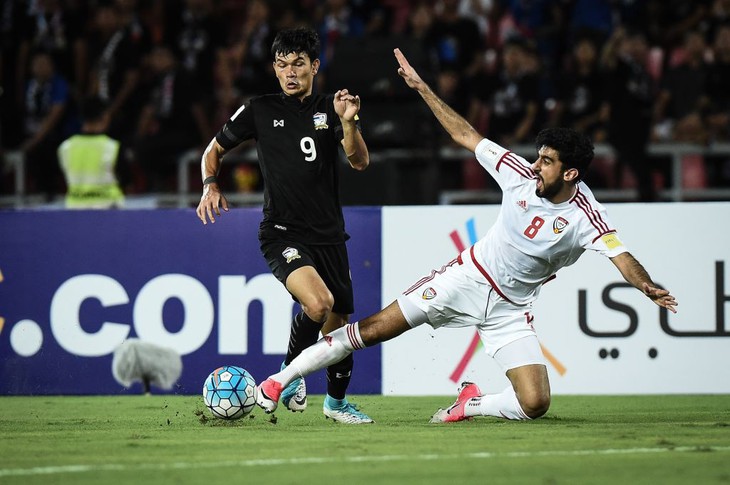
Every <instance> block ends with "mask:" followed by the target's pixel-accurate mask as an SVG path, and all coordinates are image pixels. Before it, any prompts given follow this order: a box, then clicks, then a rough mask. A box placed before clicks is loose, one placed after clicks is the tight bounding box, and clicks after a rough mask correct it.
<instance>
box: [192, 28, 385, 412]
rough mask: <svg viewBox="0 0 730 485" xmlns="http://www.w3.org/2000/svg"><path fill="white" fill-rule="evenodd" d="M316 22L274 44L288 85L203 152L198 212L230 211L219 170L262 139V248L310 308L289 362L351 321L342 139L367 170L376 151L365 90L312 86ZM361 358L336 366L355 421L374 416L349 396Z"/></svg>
mask: <svg viewBox="0 0 730 485" xmlns="http://www.w3.org/2000/svg"><path fill="white" fill-rule="evenodd" d="M319 46H320V43H319V38H318V36H317V33H316V32H315V31H314V30H311V29H307V28H297V29H290V30H284V31H281V32H279V33H278V35H277V36H276V38H275V39H274V43H273V44H272V46H271V54H272V56H273V58H274V71H275V72H276V77H277V79H278V80H279V84H280V86H281V90H282V92H281V93H277V94H269V95H264V96H258V97H254V98H252V99H251V100H249V101H248V102H247V103H246V104H244V105H243V106H241V107H240V108H239V109H238V111H236V113H235V114H234V115H233V116H232V117H231V119H230V120H228V122H227V123H226V124H225V125H224V126H223V128H222V129H221V130H220V131H219V132H218V133H217V134H216V136H215V138H214V139H213V140H211V142H210V144H209V145H208V147H207V148H206V150H205V153H204V154H203V158H202V161H201V172H202V178H203V195H202V197H201V199H200V204H199V205H198V208H197V214H198V217H199V218H200V220H201V221H203V224H207V222H208V220H210V222H215V217H216V216H217V217H220V215H221V213H220V210H219V208H220V207H222V208H223V210H224V211H227V210H228V202H227V201H226V198H225V197H224V196H223V194H222V193H221V191H220V188H219V186H218V182H217V179H216V175H217V174H218V171H219V169H220V166H221V162H222V160H223V155H224V154H225V153H227V152H228V151H229V150H231V149H233V148H234V147H236V146H238V145H239V144H240V143H241V142H243V141H245V140H249V139H251V138H254V139H255V140H256V149H257V152H258V159H259V165H260V167H261V172H262V174H263V180H264V208H263V212H264V218H263V220H262V222H261V225H260V227H259V241H260V242H261V252H262V253H263V255H264V257H265V258H266V261H267V262H268V264H269V267H270V268H271V271H272V272H273V274H274V275H275V276H276V278H277V279H278V280H279V281H281V282H282V283H283V284H284V286H285V287H286V289H287V290H288V291H289V293H291V295H292V296H293V297H294V299H295V300H296V301H298V302H299V303H300V304H301V311H300V312H299V313H298V314H297V315H296V316H295V317H294V320H293V322H292V327H291V334H290V336H289V347H288V350H287V355H286V359H285V360H284V362H283V363H282V368H284V367H285V366H286V365H288V364H289V363H290V362H291V361H292V359H294V358H295V357H296V356H297V355H299V353H300V352H301V351H302V350H303V349H305V348H307V347H309V346H310V345H312V344H314V343H315V342H316V341H317V340H318V338H319V332H320V331H321V332H322V333H323V334H327V333H329V332H331V331H334V330H336V329H338V328H340V327H342V326H344V325H345V324H346V323H347V321H348V317H349V315H350V314H351V313H352V312H353V311H354V306H353V291H352V281H351V279H350V268H349V262H348V257H347V247H346V245H345V241H346V240H347V239H348V237H349V236H348V235H347V234H346V233H345V223H344V218H343V216H342V207H341V205H340V198H339V188H338V171H339V153H338V150H339V148H340V146H341V147H342V148H343V149H344V152H345V155H346V156H347V160H348V161H349V163H350V166H351V167H352V168H354V169H355V170H364V169H365V168H367V166H368V164H369V162H370V158H369V154H368V149H367V146H366V144H365V141H364V140H363V138H362V135H361V133H360V129H359V122H358V117H357V113H358V111H359V110H360V98H359V96H355V95H352V94H350V93H349V92H348V91H347V90H346V89H342V90H340V91H337V92H336V93H334V95H331V94H330V95H324V94H312V89H313V84H314V76H315V75H316V74H317V70H318V69H319V65H320V61H319V58H318V57H319ZM352 366H353V361H352V356H351V355H350V356H348V358H346V359H344V360H343V361H341V362H339V363H337V364H334V365H332V366H330V367H329V368H328V369H327V396H326V397H325V401H324V407H323V412H324V414H325V416H327V417H329V418H332V419H334V420H336V421H339V422H343V423H348V424H362V423H372V422H373V421H372V419H370V417H369V416H367V415H366V414H364V413H362V412H361V411H359V410H358V409H357V408H356V407H355V406H353V405H352V404H351V403H349V402H348V401H347V398H346V397H345V392H346V390H347V386H348V385H349V383H350V375H351V372H352ZM281 401H282V403H283V404H284V405H285V406H286V407H287V408H288V409H290V410H292V411H304V409H305V408H306V406H307V397H306V387H305V384H304V380H303V379H301V380H296V381H294V382H292V383H291V384H290V385H289V386H288V387H287V388H286V389H285V390H284V391H283V393H282V397H281Z"/></svg>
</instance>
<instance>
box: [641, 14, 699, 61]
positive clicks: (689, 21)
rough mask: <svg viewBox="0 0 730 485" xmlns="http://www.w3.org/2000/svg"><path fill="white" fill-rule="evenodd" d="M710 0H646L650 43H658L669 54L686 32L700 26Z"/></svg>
mask: <svg viewBox="0 0 730 485" xmlns="http://www.w3.org/2000/svg"><path fill="white" fill-rule="evenodd" d="M711 2H712V0H647V19H648V21H649V24H648V30H647V32H648V34H649V36H650V39H651V43H652V44H657V45H659V46H660V47H661V48H662V49H664V51H665V52H667V53H668V54H670V55H671V53H672V52H673V51H674V50H675V49H676V48H678V47H680V46H681V44H682V42H683V39H684V36H685V34H686V33H687V32H689V31H691V30H697V29H700V28H701V27H702V25H703V23H704V22H705V20H706V18H707V16H708V13H709V11H710V5H711ZM670 57H671V56H670Z"/></svg>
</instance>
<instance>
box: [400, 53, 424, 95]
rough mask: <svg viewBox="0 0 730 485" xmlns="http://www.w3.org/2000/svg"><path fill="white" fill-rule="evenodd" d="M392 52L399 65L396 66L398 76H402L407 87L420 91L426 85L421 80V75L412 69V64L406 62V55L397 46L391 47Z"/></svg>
mask: <svg viewBox="0 0 730 485" xmlns="http://www.w3.org/2000/svg"><path fill="white" fill-rule="evenodd" d="M393 54H395V58H396V59H397V60H398V64H399V66H400V67H399V68H398V74H399V75H400V77H402V78H403V80H404V81H405V82H406V84H407V85H408V87H410V88H413V89H415V90H416V91H420V89H421V88H423V87H424V86H425V85H426V83H424V82H423V79H421V76H419V75H418V73H417V72H416V70H415V69H413V66H411V65H410V64H409V63H408V59H406V56H404V55H403V53H402V52H401V51H400V49H398V48H397V47H396V48H395V49H393Z"/></svg>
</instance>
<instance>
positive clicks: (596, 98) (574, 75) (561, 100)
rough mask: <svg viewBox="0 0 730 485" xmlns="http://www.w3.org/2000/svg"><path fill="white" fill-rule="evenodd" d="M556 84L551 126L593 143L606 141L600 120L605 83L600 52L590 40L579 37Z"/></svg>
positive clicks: (589, 38)
mask: <svg viewBox="0 0 730 485" xmlns="http://www.w3.org/2000/svg"><path fill="white" fill-rule="evenodd" d="M557 84H558V87H557V96H556V104H555V108H554V109H553V111H552V113H551V114H550V123H549V124H550V125H551V126H567V127H571V128H574V129H576V130H578V131H580V132H583V133H585V134H587V135H588V136H590V137H591V139H592V140H593V142H594V143H595V142H601V141H604V140H605V138H606V132H605V127H604V125H603V123H602V122H601V119H600V118H601V104H602V102H603V83H602V80H601V73H600V70H599V64H598V48H597V46H596V43H595V42H594V41H593V39H592V38H591V37H590V36H588V35H585V36H583V37H580V38H579V40H578V41H577V42H576V44H575V46H574V47H573V51H572V54H571V58H570V62H569V63H568V65H567V66H566V68H565V69H564V70H563V71H561V75H560V78H559V79H558V83H557Z"/></svg>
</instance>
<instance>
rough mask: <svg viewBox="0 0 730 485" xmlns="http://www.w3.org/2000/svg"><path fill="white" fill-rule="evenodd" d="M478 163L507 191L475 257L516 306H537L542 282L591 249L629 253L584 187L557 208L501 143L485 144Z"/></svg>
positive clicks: (478, 150)
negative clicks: (537, 191) (541, 195)
mask: <svg viewBox="0 0 730 485" xmlns="http://www.w3.org/2000/svg"><path fill="white" fill-rule="evenodd" d="M475 154H476V158H477V160H478V161H479V163H480V164H481V165H482V166H483V167H484V168H486V169H487V171H488V172H489V173H490V174H491V175H492V177H493V178H494V179H495V180H496V181H497V183H498V184H499V186H500V187H501V189H502V193H503V195H502V208H501V210H500V213H499V216H498V218H497V221H496V222H495V224H494V225H493V226H492V227H491V229H489V232H487V234H486V235H485V236H484V237H483V238H482V239H480V240H479V241H478V242H477V243H476V244H475V245H474V247H473V248H471V250H470V257H471V258H472V260H473V261H474V264H475V265H476V266H477V267H478V268H479V270H480V271H481V272H482V274H483V275H484V276H485V277H486V278H487V279H488V280H489V282H490V284H491V285H492V287H493V288H494V289H495V290H496V291H497V292H499V293H500V295H501V296H502V297H503V298H505V299H506V300H508V301H511V302H512V303H515V304H518V305H523V304H527V303H530V302H532V301H534V300H535V299H536V298H537V296H538V294H539V292H540V288H541V286H542V284H543V283H545V282H546V281H548V280H549V279H552V278H553V277H554V275H555V273H556V272H557V271H558V270H559V269H560V268H563V267H564V266H568V265H571V264H573V263H574V262H576V261H577V260H578V258H579V257H580V255H581V254H583V251H585V250H586V249H590V250H593V251H597V252H599V253H600V254H603V255H604V256H607V257H614V256H617V255H619V254H621V253H623V252H625V251H627V249H626V247H625V246H624V245H623V243H621V241H620V239H619V238H618V235H617V234H616V229H615V228H614V227H613V225H612V224H611V222H610V221H609V220H608V218H607V216H606V209H605V208H604V207H603V206H602V205H601V204H599V203H598V202H597V201H596V199H595V198H594V197H593V193H592V192H591V191H590V189H589V188H588V186H587V185H586V184H584V183H583V182H579V183H578V184H577V185H576V193H575V195H573V197H571V198H570V200H568V201H566V202H563V203H560V204H553V203H552V202H550V201H549V200H547V199H544V198H541V197H538V196H537V195H536V194H535V185H536V178H537V176H536V175H535V173H534V172H533V171H532V169H531V168H530V164H529V163H528V162H527V161H526V160H525V159H524V158H522V157H519V156H517V155H515V154H514V153H512V152H510V151H509V150H507V149H505V148H503V147H501V146H499V145H498V144H496V143H494V142H492V141H490V140H487V139H486V138H485V139H484V140H482V141H481V142H480V143H479V145H477V147H476V150H475Z"/></svg>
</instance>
